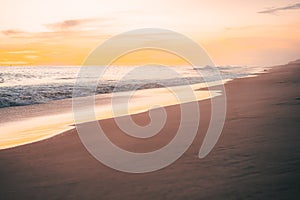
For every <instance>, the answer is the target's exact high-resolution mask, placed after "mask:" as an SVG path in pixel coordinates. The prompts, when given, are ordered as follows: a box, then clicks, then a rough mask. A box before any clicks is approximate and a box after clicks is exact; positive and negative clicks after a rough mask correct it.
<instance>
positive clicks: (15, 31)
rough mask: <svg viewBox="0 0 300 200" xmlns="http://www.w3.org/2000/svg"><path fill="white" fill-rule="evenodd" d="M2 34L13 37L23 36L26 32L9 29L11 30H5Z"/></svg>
mask: <svg viewBox="0 0 300 200" xmlns="http://www.w3.org/2000/svg"><path fill="white" fill-rule="evenodd" d="M0 33H2V34H3V35H6V36H12V35H20V34H23V33H24V31H20V30H15V29H9V30H3V31H1V32H0Z"/></svg>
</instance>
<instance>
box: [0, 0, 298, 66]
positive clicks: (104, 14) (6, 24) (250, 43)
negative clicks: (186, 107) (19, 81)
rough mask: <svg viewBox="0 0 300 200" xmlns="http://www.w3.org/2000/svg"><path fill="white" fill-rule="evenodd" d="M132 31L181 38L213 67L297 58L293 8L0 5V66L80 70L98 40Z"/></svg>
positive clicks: (166, 1)
mask: <svg viewBox="0 0 300 200" xmlns="http://www.w3.org/2000/svg"><path fill="white" fill-rule="evenodd" d="M138 28H163V29H169V30H172V31H176V32H179V33H182V34H184V35H186V36H188V37H190V38H191V39H193V40H194V41H196V42H197V43H198V44H199V45H201V46H202V47H203V48H204V49H205V50H206V52H207V53H208V54H209V56H210V57H211V58H212V60H213V61H214V63H215V64H217V65H255V66H271V65H276V64H284V63H286V62H289V61H291V60H295V59H298V58H300V54H299V52H300V1H294V0H265V1H261V0H252V1H239V0H227V1H224V0H211V1H204V0H126V1H124V0H109V1H107V0H84V1H77V0H51V1H48V0H26V1H23V0H1V1H0V65H30V66H31V65H81V64H82V63H83V62H84V60H85V59H86V58H87V56H88V55H89V53H90V52H91V51H92V50H93V49H95V48H96V47H97V46H98V45H100V44H101V43H102V42H103V41H105V40H107V39H109V38H110V37H112V36H114V35H117V34H120V33H123V32H125V31H130V30H133V29H138ZM145 55H146V54H139V56H138V57H139V60H140V59H141V58H143V56H145ZM169 57H170V56H166V59H168V58H169ZM171 57H172V56H171ZM134 59H135V56H129V58H128V59H127V61H126V64H131V61H132V63H134ZM124 62H125V61H124Z"/></svg>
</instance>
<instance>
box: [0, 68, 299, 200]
mask: <svg viewBox="0 0 300 200" xmlns="http://www.w3.org/2000/svg"><path fill="white" fill-rule="evenodd" d="M299 75H300V65H299V64H297V63H294V64H289V65H284V66H278V67H274V68H273V69H272V70H270V71H269V73H266V74H262V75H259V76H257V77H252V78H244V79H236V80H233V81H231V82H229V83H227V84H226V85H225V88H226V94H227V116H226V121H225V126H224V129H223V132H222V135H221V137H220V139H219V141H218V143H217V145H216V146H215V148H214V149H213V151H212V152H211V153H210V154H209V155H208V156H207V157H205V158H203V159H199V158H198V151H199V148H200V146H201V144H202V140H203V136H204V134H205V131H206V129H207V126H208V123H209V118H210V100H204V101H199V105H200V112H201V116H202V117H201V121H200V124H201V126H200V129H199V131H198V135H197V137H196V139H195V140H194V142H193V144H192V146H191V147H190V148H189V149H188V151H187V152H186V153H185V154H184V155H183V156H182V157H181V158H180V159H179V160H177V161H176V162H175V163H173V164H172V165H170V166H168V167H166V168H164V169H162V170H159V171H156V172H152V173H145V174H127V173H123V172H118V171H115V170H113V169H111V168H108V167H106V166H104V165H103V164H101V163H100V162H98V161H97V160H95V159H94V158H93V157H92V156H91V155H90V154H89V153H88V152H87V150H86V149H85V147H84V146H83V145H82V143H81V142H80V140H79V137H78V135H77V133H76V131H75V130H71V131H67V132H65V133H63V134H60V135H57V136H55V137H53V138H50V139H47V140H44V141H40V142H37V143H33V144H28V145H24V146H20V147H16V148H12V149H6V150H1V151H0V168H1V169H0V177H1V179H0V186H1V192H0V199H204V198H209V199H271V198H272V199H298V198H297V197H299V195H300V191H299V188H300V159H299V158H300V157H299V156H300V148H299V142H300V140H299V139H300V135H299V132H300V131H299V130H300V123H299V122H300V91H299V83H300V77H299ZM216 98H218V97H216ZM166 111H167V113H168V114H169V117H168V120H167V124H166V126H165V127H164V128H163V129H162V131H161V132H160V133H159V134H158V135H156V136H154V137H153V138H149V139H146V140H141V139H132V138H130V137H129V136H126V135H124V134H123V133H122V132H121V131H120V130H119V129H118V128H117V126H116V124H115V122H114V120H113V119H105V120H101V121H100V122H99V123H100V124H101V125H102V126H103V128H104V130H106V131H107V132H109V135H108V136H109V138H110V139H111V140H112V141H113V142H115V143H116V144H117V145H119V146H120V147H122V148H124V149H128V150H131V151H135V152H147V151H152V150H155V149H158V148H160V147H162V146H164V145H165V144H167V143H168V141H170V139H171V138H172V137H173V136H174V132H175V131H176V130H177V127H178V124H179V118H180V112H179V106H178V105H175V106H169V107H166ZM127 117H128V116H127ZM132 117H133V119H134V120H135V121H136V122H137V123H138V124H140V125H145V124H147V123H148V122H149V117H148V113H147V112H146V113H140V114H136V115H133V116H132ZM189 120H196V119H189Z"/></svg>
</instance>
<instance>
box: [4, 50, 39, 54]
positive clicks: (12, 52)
mask: <svg viewBox="0 0 300 200" xmlns="http://www.w3.org/2000/svg"><path fill="white" fill-rule="evenodd" d="M7 53H8V54H32V53H36V51H33V50H21V51H9V52H7Z"/></svg>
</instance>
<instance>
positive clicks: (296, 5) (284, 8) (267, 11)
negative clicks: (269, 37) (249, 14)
mask: <svg viewBox="0 0 300 200" xmlns="http://www.w3.org/2000/svg"><path fill="white" fill-rule="evenodd" d="M295 9H300V3H296V4H293V5H289V6H283V7H277V8H270V9H266V10H263V11H259V12H258V13H260V14H273V13H276V12H278V11H283V10H295Z"/></svg>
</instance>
